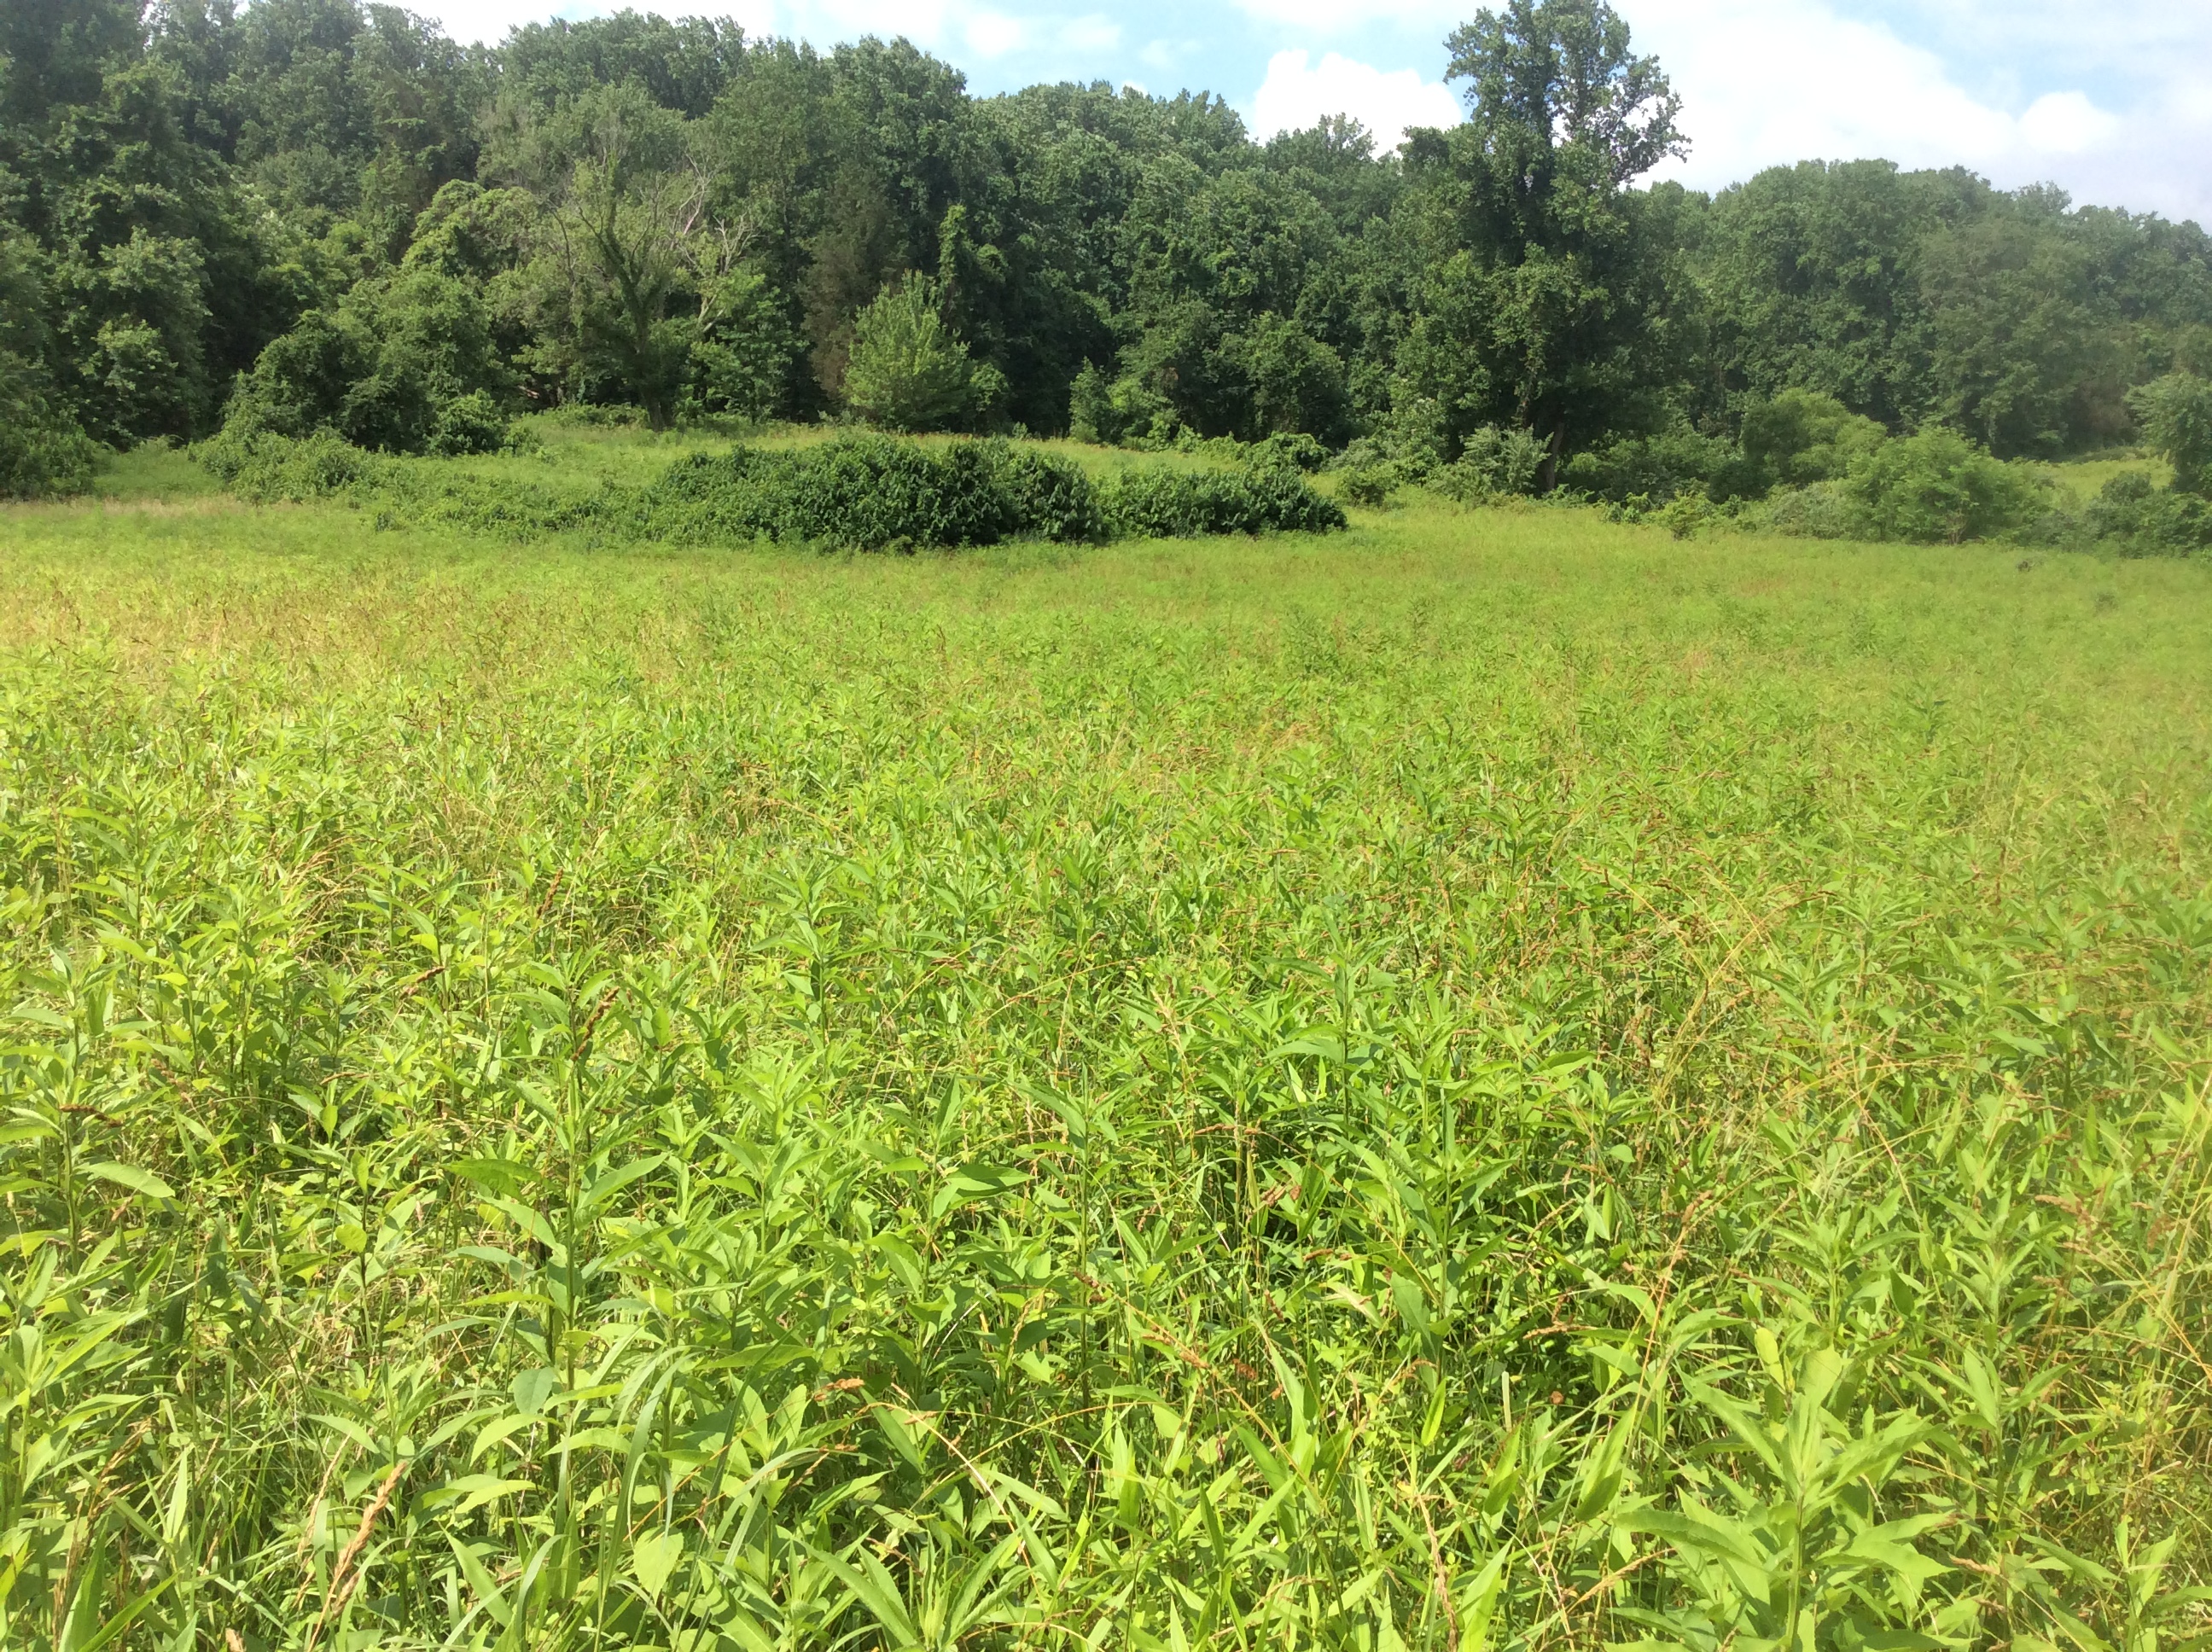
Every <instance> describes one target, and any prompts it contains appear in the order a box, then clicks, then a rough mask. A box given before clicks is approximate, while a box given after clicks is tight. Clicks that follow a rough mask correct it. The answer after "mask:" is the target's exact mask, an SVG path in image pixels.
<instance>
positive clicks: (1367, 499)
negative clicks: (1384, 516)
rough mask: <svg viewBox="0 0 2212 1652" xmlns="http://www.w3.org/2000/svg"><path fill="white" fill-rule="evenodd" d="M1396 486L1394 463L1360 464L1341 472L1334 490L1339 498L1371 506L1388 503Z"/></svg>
mask: <svg viewBox="0 0 2212 1652" xmlns="http://www.w3.org/2000/svg"><path fill="white" fill-rule="evenodd" d="M1397 487H1398V472H1397V468H1396V467H1395V465H1356V466H1354V467H1353V468H1352V469H1351V470H1348V471H1344V472H1343V473H1342V477H1341V479H1340V481H1339V482H1338V483H1337V484H1336V492H1337V496H1338V497H1339V498H1340V499H1344V500H1347V501H1350V502H1351V503H1352V504H1354V505H1365V506H1368V507H1370V508H1371V507H1378V506H1382V505H1386V504H1388V503H1389V500H1390V495H1392V494H1393V493H1394V492H1395V491H1396V490H1397Z"/></svg>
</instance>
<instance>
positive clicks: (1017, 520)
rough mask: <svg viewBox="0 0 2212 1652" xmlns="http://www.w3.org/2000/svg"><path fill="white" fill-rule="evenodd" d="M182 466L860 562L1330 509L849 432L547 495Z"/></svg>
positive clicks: (304, 441)
mask: <svg viewBox="0 0 2212 1652" xmlns="http://www.w3.org/2000/svg"><path fill="white" fill-rule="evenodd" d="M191 452H192V454H193V456H194V458H195V459H197V460H198V461H199V462H200V463H201V464H202V465H204V466H205V467H206V469H207V470H208V471H209V472H210V474H212V475H213V476H214V477H216V479H217V480H219V481H220V482H222V483H223V485H224V486H225V487H226V488H227V489H229V490H230V491H232V492H233V493H235V494H237V495H240V497H241V498H246V499H252V500H257V501H305V500H310V499H322V498H330V497H332V496H334V495H335V496H343V497H345V498H348V499H349V500H350V501H352V502H354V503H355V504H356V505H358V506H360V507H362V508H364V509H367V510H369V511H372V512H374V513H375V515H376V517H377V519H378V520H380V521H381V522H385V523H387V524H390V525H399V524H400V523H402V522H408V521H419V522H439V523H446V524H449V525H454V526H459V527H466V528H471V529H475V530H478V531H486V532H492V533H499V534H506V535H526V536H527V535H535V534H543V533H558V532H568V531H582V532H586V533H589V534H592V535H596V536H601V537H605V538H615V539H635V540H675V541H678V542H682V543H686V544H721V545H728V544H750V543H751V542H753V541H755V540H757V539H770V540H780V541H785V542H789V543H795V544H819V545H823V546H843V547H849V548H853V549H858V550H896V549H910V548H915V547H921V546H933V547H957V546H965V545H990V544H999V543H1000V541H1002V540H1006V539H1015V538H1034V539H1045V540H1054V541H1060V542H1063V543H1068V542H1079V541H1098V540H1105V539H1109V538H1129V537H1135V536H1146V535H1153V536H1160V537H1165V538H1189V537H1193V536H1197V535H1202V534H1218V533H1244V534H1260V533H1291V532H1328V531H1331V530H1334V529H1337V528H1341V527H1343V526H1344V525H1345V517H1344V513H1343V511H1342V510H1341V509H1340V507H1338V506H1337V504H1336V503H1335V501H1333V500H1331V499H1330V498H1328V496H1327V495H1324V494H1322V493H1320V492H1318V491H1316V489H1314V487H1313V486H1312V485H1311V484H1310V483H1308V482H1307V481H1306V479H1305V478H1304V476H1303V475H1301V474H1300V472H1299V471H1298V470H1297V467H1296V466H1295V465H1293V464H1291V462H1290V461H1289V460H1287V459H1285V458H1284V457H1283V456H1282V450H1281V449H1280V448H1279V447H1273V448H1260V449H1243V448H1239V449H1237V450H1235V451H1234V457H1233V459H1232V461H1231V463H1230V464H1229V465H1227V467H1225V468H1220V469H1208V470H1202V471H1187V470H1180V469H1170V468H1168V467H1167V466H1164V465H1139V466H1133V467H1132V468H1130V469H1128V470H1127V471H1122V472H1121V473H1120V474H1118V475H1116V476H1115V477H1113V478H1112V479H1110V480H1109V482H1107V483H1105V484H1104V485H1103V487H1102V486H1100V485H1098V484H1097V483H1093V482H1092V481H1091V478H1090V477H1089V476H1087V475H1086V474H1085V472H1084V471H1083V470H1082V469H1081V467H1079V466H1078V465H1073V464H1072V463H1070V462H1069V461H1068V460H1066V459H1061V458H1059V457H1057V456H1055V455H1054V454H1052V453H1049V452H1044V451H1042V450H1041V449H1039V448H1037V447H1036V446H1031V445H1027V444H1022V443H1014V442H1008V441H1005V440H980V441H979V440H954V441H946V442H936V443H923V442H919V441H914V440H900V439H897V438H893V437H888V436H881V435H872V434H848V435H842V436H839V437H837V438H836V439H835V440H830V441H827V442H821V443H817V444H814V445H811V446H799V447H792V448H768V447H759V446H733V447H732V448H731V449H730V450H729V451H728V452H723V453H718V454H694V455H691V456H690V457H688V458H685V459H678V460H677V461H676V462H675V463H674V464H672V465H670V466H669V468H668V470H667V471H665V473H664V474H663V475H662V476H661V477H659V479H658V480H657V481H655V482H654V483H652V484H650V485H648V486H645V487H623V486H613V485H609V486H605V487H602V488H600V489H598V490H597V491H595V492H592V493H589V494H586V495H580V496H579V495H574V494H562V493H558V492H556V491H554V490H552V489H549V488H547V487H545V486H544V485H542V484H533V483H531V482H529V481H527V480H523V479H520V478H518V477H514V476H513V475H504V476H465V475H453V474H445V473H442V472H440V471H434V470H426V469H423V468H421V467H410V466H409V465H404V464H401V463H397V462H394V461H392V460H389V459H383V458H381V457H380V456H379V455H376V454H373V453H368V452H362V450H361V449H360V448H358V447H356V446H352V445H351V444H349V443H348V442H346V441H345V440H343V439H342V438H340V437H338V436H337V434H334V433H332V432H331V431H329V430H327V429H325V430H319V431H317V432H316V433H314V434H312V435H310V436H307V437H305V438H298V439H295V438H289V437H285V436H281V435H277V434H273V433H270V432H267V431H262V432H257V433H253V434H245V433H241V432H238V431H235V430H228V429H227V430H226V431H225V432H224V433H223V434H222V435H221V436H219V437H216V438H215V439H214V440H210V441H207V442H203V443H200V444H198V445H197V446H195V447H194V448H193V449H192V450H191Z"/></svg>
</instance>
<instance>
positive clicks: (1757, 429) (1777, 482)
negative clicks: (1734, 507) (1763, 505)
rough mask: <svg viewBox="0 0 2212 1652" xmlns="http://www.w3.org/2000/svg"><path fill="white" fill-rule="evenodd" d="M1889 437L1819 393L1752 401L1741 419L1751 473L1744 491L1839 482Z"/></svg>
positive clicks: (1785, 394)
mask: <svg viewBox="0 0 2212 1652" xmlns="http://www.w3.org/2000/svg"><path fill="white" fill-rule="evenodd" d="M1888 434H1889V433H1888V432H1887V431H1886V430H1884V429H1883V428H1881V426H1880V425H1879V424H1877V423H1875V422H1874V421H1873V420H1872V419H1869V418H1862V417H1861V416H1859V415H1857V414H1856V413H1854V412H1852V411H1851V410H1850V409H1849V408H1847V407H1845V406H1844V404H1842V403H1841V402H1839V401H1838V400H1837V399H1836V398H1834V397H1832V396H1823V395H1821V394H1820V392H1818V391H1811V390H1785V391H1784V392H1781V393H1780V394H1779V395H1778V396H1776V397H1774V398H1772V399H1771V400H1770V401H1762V402H1753V404H1751V405H1750V406H1749V407H1747V408H1746V409H1745V410H1744V415H1743V459H1744V462H1745V464H1746V465H1747V466H1748V467H1749V469H1750V471H1751V473H1752V480H1751V482H1750V483H1749V485H1747V486H1746V487H1745V489H1744V491H1745V492H1747V493H1759V494H1763V493H1765V491H1766V489H1768V488H1771V487H1774V486H1781V487H1786V488H1802V487H1804V486H1807V485H1808V484H1809V483H1815V482H1835V481H1839V480H1840V479H1842V478H1843V477H1844V476H1846V475H1848V474H1849V473H1850V469H1851V467H1852V466H1853V465H1856V464H1857V463H1858V462H1859V461H1861V460H1862V459H1865V458H1866V457H1867V456H1868V455H1869V454H1870V453H1872V452H1874V450H1875V448H1877V447H1879V446H1881V444H1882V443H1883V442H1884V441H1886V440H1888Z"/></svg>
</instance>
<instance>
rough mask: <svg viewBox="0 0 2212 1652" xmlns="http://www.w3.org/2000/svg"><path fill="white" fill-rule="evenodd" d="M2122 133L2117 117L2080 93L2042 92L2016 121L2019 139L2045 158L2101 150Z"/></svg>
mask: <svg viewBox="0 0 2212 1652" xmlns="http://www.w3.org/2000/svg"><path fill="white" fill-rule="evenodd" d="M2123 130H2124V129H2123V127H2122V125H2121V123H2120V121H2119V119H2118V117H2117V116H2113V115H2108V114H2106V112H2104V111H2103V110H2102V109H2100V108H2099V107H2097V106H2096V105H2095V104H2093V103H2092V102H2090V101H2089V100H2088V99H2087V97H2086V96H2085V95H2083V94H2081V93H2080V92H2046V93H2045V94H2044V95H2043V96H2041V97H2039V98H2038V99H2036V100H2035V101H2034V102H2033V103H2031V104H2029V105H2028V106H2027V110H2026V111H2025V112H2023V113H2022V114H2021V118H2020V135H2021V138H2022V140H2023V141H2025V142H2026V143H2027V146H2028V147H2029V148H2030V149H2036V150H2039V151H2041V152H2042V153H2043V154H2045V155H2081V154H2082V153H2084V152H2085V151H2087V150H2091V149H2105V148H2107V147H2109V146H2110V145H2111V143H2112V140H2113V139H2114V138H2116V137H2118V136H2119V135H2120V133H2121V131H2123Z"/></svg>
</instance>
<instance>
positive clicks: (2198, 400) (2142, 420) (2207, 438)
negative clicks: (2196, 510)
mask: <svg viewBox="0 0 2212 1652" xmlns="http://www.w3.org/2000/svg"><path fill="white" fill-rule="evenodd" d="M2128 408H2129V410H2130V412H2132V413H2133V414H2134V415H2135V417H2136V422H2137V423H2139V424H2140V425H2142V430H2143V434H2144V435H2145V436H2146V437H2147V438H2148V440H2149V441H2150V445H2151V446H2153V447H2154V448H2156V449H2157V450H2158V451H2159V452H2161V453H2163V454H2165V455H2166V459H2167V460H2168V462H2169V463H2171V464H2172V466H2173V486H2174V489H2175V490H2176V491H2177V492H2179V493H2187V494H2207V493H2212V383H2208V382H2206V381H2205V380H2203V379H2200V378H2198V377H2197V375H2196V374H2193V373H2169V374H2166V376H2165V377H2164V378H2162V379H2154V380H2152V381H2151V382H2150V383H2148V384H2147V385H2144V386H2142V387H2141V388H2140V389H2138V390H2136V391H2135V392H2132V393H2130V396H2129V398H2128Z"/></svg>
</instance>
